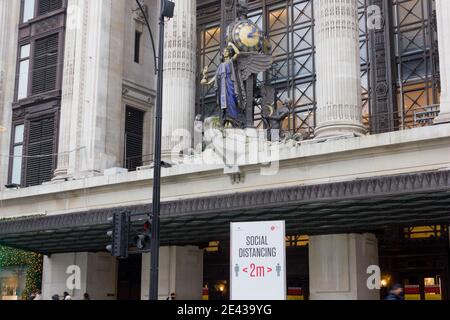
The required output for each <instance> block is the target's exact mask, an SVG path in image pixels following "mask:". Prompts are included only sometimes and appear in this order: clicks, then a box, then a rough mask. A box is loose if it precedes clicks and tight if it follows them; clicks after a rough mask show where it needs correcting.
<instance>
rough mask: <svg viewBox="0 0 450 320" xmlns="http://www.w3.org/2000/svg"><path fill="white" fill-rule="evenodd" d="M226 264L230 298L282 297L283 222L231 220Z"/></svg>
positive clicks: (284, 246)
mask: <svg viewBox="0 0 450 320" xmlns="http://www.w3.org/2000/svg"><path fill="white" fill-rule="evenodd" d="M230 266H231V270H230V272H231V274H230V279H231V300H285V299H286V245H285V222H284V221H267V222H243V223H232V224H231V265H230Z"/></svg>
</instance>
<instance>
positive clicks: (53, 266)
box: [42, 253, 117, 300]
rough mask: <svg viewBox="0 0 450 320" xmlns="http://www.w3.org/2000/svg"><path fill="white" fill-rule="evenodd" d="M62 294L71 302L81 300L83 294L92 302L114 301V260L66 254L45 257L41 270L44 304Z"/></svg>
mask: <svg viewBox="0 0 450 320" xmlns="http://www.w3.org/2000/svg"><path fill="white" fill-rule="evenodd" d="M68 282H69V283H68ZM68 284H69V285H70V288H68V286H67V285H68ZM78 285H79V287H78V288H77V286H78ZM65 291H67V292H68V293H69V294H70V295H71V296H72V298H73V300H82V299H83V295H84V293H86V292H87V293H89V295H90V296H91V299H93V300H115V299H116V297H117V260H116V259H115V258H113V257H111V255H110V254H107V253H67V254H54V255H52V256H51V257H50V258H49V257H45V258H44V265H43V270H42V296H43V298H44V300H51V298H52V296H53V295H55V294H58V295H62V294H63V292H65Z"/></svg>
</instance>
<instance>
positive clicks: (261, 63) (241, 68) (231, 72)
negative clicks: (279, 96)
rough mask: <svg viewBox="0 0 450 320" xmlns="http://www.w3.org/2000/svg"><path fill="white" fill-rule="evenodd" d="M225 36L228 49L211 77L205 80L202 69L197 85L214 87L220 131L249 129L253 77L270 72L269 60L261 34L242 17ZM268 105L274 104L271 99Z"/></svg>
mask: <svg viewBox="0 0 450 320" xmlns="http://www.w3.org/2000/svg"><path fill="white" fill-rule="evenodd" d="M243 12H245V7H244V9H243ZM227 32H228V34H227V37H226V39H227V41H228V46H227V47H226V48H225V49H224V51H223V57H222V63H221V64H220V65H219V66H218V68H217V71H216V74H215V77H214V78H213V79H211V80H208V79H207V76H206V74H207V72H208V66H206V67H205V69H204V70H203V79H202V81H201V83H202V84H203V85H211V84H213V83H214V84H215V88H216V94H217V105H218V106H219V107H220V110H221V122H222V125H223V126H224V127H228V126H232V127H234V128H248V127H253V121H254V119H253V118H254V108H255V101H256V100H255V98H257V97H258V94H257V93H258V91H261V90H260V88H258V87H257V86H256V77H257V75H258V74H259V73H260V72H265V71H267V70H268V69H269V68H270V66H271V65H272V56H270V55H268V54H266V53H264V52H265V50H264V49H265V48H267V45H266V44H265V40H264V37H263V36H262V32H261V30H259V28H258V26H256V25H255V24H254V23H253V22H251V21H249V20H247V19H245V14H243V15H241V17H240V18H239V19H237V20H236V22H235V23H233V24H231V25H230V26H229V27H228V31H227ZM271 103H274V100H273V99H272V101H271ZM269 104H270V103H269Z"/></svg>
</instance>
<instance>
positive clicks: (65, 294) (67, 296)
mask: <svg viewBox="0 0 450 320" xmlns="http://www.w3.org/2000/svg"><path fill="white" fill-rule="evenodd" d="M63 300H72V297H71V296H70V294H69V293H68V292H64V299H63Z"/></svg>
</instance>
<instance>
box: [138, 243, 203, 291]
mask: <svg viewBox="0 0 450 320" xmlns="http://www.w3.org/2000/svg"><path fill="white" fill-rule="evenodd" d="M149 279H150V254H143V255H142V284H141V298H142V300H148V293H149ZM202 287H203V251H202V250H200V249H199V248H197V247H193V246H188V247H162V248H161V249H160V258H159V284H158V291H159V293H158V297H159V300H165V299H167V297H169V296H170V294H171V293H172V292H174V293H176V295H177V299H178V300H201V298H202Z"/></svg>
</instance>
